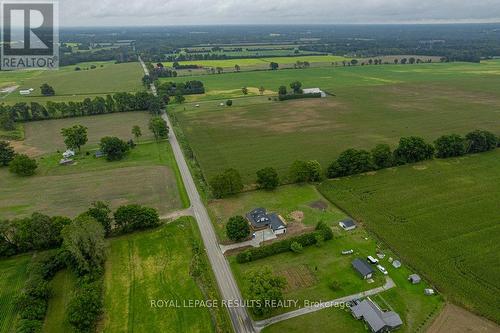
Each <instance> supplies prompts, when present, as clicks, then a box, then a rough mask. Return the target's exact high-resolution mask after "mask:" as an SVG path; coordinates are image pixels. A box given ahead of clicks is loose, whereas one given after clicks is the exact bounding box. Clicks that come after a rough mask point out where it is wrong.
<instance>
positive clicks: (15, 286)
mask: <svg viewBox="0 0 500 333" xmlns="http://www.w3.org/2000/svg"><path fill="white" fill-rule="evenodd" d="M31 256H32V254H26V255H21V256H16V257H13V258H9V259H2V260H0V286H2V287H1V288H0V332H1V333H10V332H15V325H16V319H17V318H16V317H17V313H16V306H15V302H14V301H15V297H16V296H17V295H18V294H19V292H20V291H21V289H22V288H23V285H24V281H25V280H26V279H27V278H28V271H27V270H28V265H29V263H30V261H31Z"/></svg>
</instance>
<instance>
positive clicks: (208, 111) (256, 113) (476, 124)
mask: <svg viewBox="0 0 500 333" xmlns="http://www.w3.org/2000/svg"><path fill="white" fill-rule="evenodd" d="M192 79H199V80H201V81H203V82H204V84H205V87H206V89H207V94H206V95H200V96H197V97H194V98H197V99H207V100H211V99H214V98H216V96H220V97H221V98H227V96H228V95H229V96H233V98H234V97H238V96H237V95H240V96H242V93H241V87H243V86H247V87H259V86H261V85H262V86H264V87H265V88H266V89H268V90H274V91H276V90H277V89H278V87H279V86H280V85H286V86H288V85H289V83H290V82H292V81H294V80H299V81H301V82H302V83H303V87H319V88H322V89H324V90H325V91H328V92H331V93H334V94H335V95H336V96H335V97H332V96H330V97H328V98H324V99H304V100H296V101H287V102H272V101H267V98H266V97H264V98H262V97H258V98H255V103H253V102H252V98H243V99H241V100H240V99H239V98H236V99H235V100H234V104H233V106H232V107H231V108H228V107H216V106H217V105H218V102H215V101H211V102H210V101H208V102H206V103H200V106H199V107H194V105H189V104H187V105H183V106H176V107H173V108H171V112H173V113H174V114H175V117H176V118H177V120H178V121H179V124H180V127H181V128H182V129H183V131H184V134H185V136H186V138H187V140H188V141H189V143H190V145H191V148H192V149H193V151H194V153H195V155H196V157H197V160H198V162H199V164H200V166H201V168H202V170H203V172H204V174H205V177H206V178H208V179H209V178H211V177H212V176H214V175H215V174H217V173H219V172H220V171H221V170H224V169H226V168H235V169H237V170H238V171H239V172H240V173H241V174H242V176H243V178H244V181H245V183H252V182H253V181H254V178H255V172H256V171H257V170H258V169H260V168H263V167H268V166H271V167H274V168H276V169H277V170H278V171H279V173H280V175H281V176H282V177H283V176H286V175H287V171H288V168H289V166H290V165H291V163H292V162H293V161H294V160H296V159H304V160H309V159H316V160H318V161H319V162H320V163H321V164H322V165H323V167H324V168H326V167H327V166H328V165H329V164H330V163H331V162H332V161H333V160H334V159H335V158H336V157H337V156H338V154H339V153H340V152H342V151H343V150H345V149H348V148H351V147H353V148H364V149H371V148H373V147H374V146H375V145H376V144H379V143H388V144H390V145H391V146H393V147H394V146H395V145H396V144H397V142H398V141H399V138H400V137H402V136H409V135H419V136H422V137H424V138H425V139H427V140H429V141H433V140H435V139H436V138H437V137H439V136H440V135H443V134H448V133H459V134H465V133H466V132H468V131H471V130H474V129H477V128H480V129H486V130H491V131H495V132H498V128H499V127H500V116H499V115H500V113H499V108H500V91H499V90H498V89H496V88H495V87H497V86H498V85H500V61H489V62H483V63H481V64H464V63H449V64H421V65H414V66H411V65H387V66H363V67H362V66H359V67H350V68H340V67H339V68H310V69H305V70H280V71H262V72H246V73H231V74H223V75H206V76H199V77H192ZM176 80H178V81H184V80H185V78H177V79H176Z"/></svg>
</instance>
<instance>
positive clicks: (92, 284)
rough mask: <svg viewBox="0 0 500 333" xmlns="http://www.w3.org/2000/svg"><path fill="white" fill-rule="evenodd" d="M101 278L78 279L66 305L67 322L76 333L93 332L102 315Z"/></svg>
mask: <svg viewBox="0 0 500 333" xmlns="http://www.w3.org/2000/svg"><path fill="white" fill-rule="evenodd" d="M102 294H103V278H102V276H95V277H94V276H84V277H82V278H80V279H79V281H78V287H77V289H76V291H75V293H74V295H73V298H72V299H71V301H70V302H69V304H68V309H67V312H66V318H67V321H68V322H69V323H70V325H71V326H73V328H74V330H75V331H76V332H81V333H90V332H95V330H96V327H97V323H98V321H99V319H100V317H101V315H102V314H103V312H104V311H103V300H102Z"/></svg>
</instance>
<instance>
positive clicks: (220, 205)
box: [208, 185, 346, 242]
mask: <svg viewBox="0 0 500 333" xmlns="http://www.w3.org/2000/svg"><path fill="white" fill-rule="evenodd" d="M208 207H209V212H210V215H211V217H212V221H214V227H215V230H216V233H217V235H218V236H219V240H221V241H223V242H226V241H228V239H227V237H226V229H225V225H226V222H227V220H228V219H229V218H230V217H231V216H235V215H242V216H245V214H246V213H248V212H250V211H251V210H252V209H254V208H258V207H263V208H266V209H267V210H268V211H269V212H276V213H278V214H280V215H281V216H282V217H283V218H285V220H287V221H288V222H289V224H290V226H292V225H293V224H295V225H297V227H299V228H300V227H314V226H315V225H316V224H317V223H318V222H319V221H324V222H326V223H328V224H330V225H334V224H335V223H337V222H339V221H340V220H342V219H343V218H345V217H346V216H345V214H344V213H342V212H341V211H339V210H338V209H337V208H336V207H335V206H333V205H331V204H329V203H328V201H327V200H326V199H324V198H323V197H322V196H321V194H319V193H318V191H317V190H316V188H315V187H314V186H312V185H289V186H281V187H279V188H278V189H276V190H275V191H251V192H246V193H241V194H238V195H237V196H234V197H230V198H227V199H223V200H214V201H211V202H210V203H209V206H208ZM293 212H301V213H303V217H302V218H301V219H300V221H297V220H296V219H294V216H293V215H295V214H292V213H293Z"/></svg>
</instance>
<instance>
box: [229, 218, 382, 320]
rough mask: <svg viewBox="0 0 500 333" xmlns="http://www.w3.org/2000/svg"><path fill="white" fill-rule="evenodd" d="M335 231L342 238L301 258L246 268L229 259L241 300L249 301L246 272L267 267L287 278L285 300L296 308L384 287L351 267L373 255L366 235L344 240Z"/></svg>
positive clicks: (292, 256) (258, 262)
mask: <svg viewBox="0 0 500 333" xmlns="http://www.w3.org/2000/svg"><path fill="white" fill-rule="evenodd" d="M338 228H339V227H338ZM338 228H335V233H336V235H337V236H338V235H339V234H340V235H341V236H339V237H336V238H334V239H333V240H331V241H327V242H324V244H323V245H322V246H321V247H316V246H312V247H308V248H305V249H304V252H303V253H301V254H296V253H293V252H288V253H282V254H278V255H274V256H271V257H267V258H264V259H260V260H256V261H253V262H250V263H245V264H239V263H237V262H236V257H235V256H232V257H230V258H229V261H230V263H231V268H232V269H233V273H234V275H235V278H236V280H237V282H238V285H239V286H240V289H241V290H242V293H243V297H245V298H246V299H248V298H249V297H248V294H247V288H248V287H247V282H246V280H245V277H246V276H247V274H248V272H251V271H254V270H258V269H260V268H262V267H264V266H268V267H270V268H271V269H272V271H273V272H274V273H275V274H278V275H281V276H284V277H285V278H286V280H287V283H288V285H287V287H286V289H285V292H284V298H285V299H288V300H298V301H299V303H298V306H299V307H302V306H304V305H307V304H305V302H306V301H313V302H317V301H330V300H333V299H336V298H339V297H342V296H347V295H351V294H355V293H358V292H361V291H364V290H368V289H373V288H376V287H379V286H381V285H383V284H384V283H385V280H384V278H383V276H382V274H375V275H374V280H375V281H374V282H373V283H368V281H367V280H363V279H362V278H361V277H359V275H358V274H357V273H356V271H354V269H353V268H352V267H351V262H352V260H353V259H354V258H358V257H359V258H366V257H367V256H368V255H375V250H376V244H375V242H373V241H372V240H366V239H365V237H366V233H365V232H364V231H363V230H357V231H355V232H354V233H352V234H350V235H349V236H346V235H345V233H341V232H340V230H338ZM347 249H353V250H354V251H355V252H354V254H353V255H347V256H345V255H342V254H341V252H342V250H347ZM333 281H336V282H338V283H339V285H340V287H339V288H338V289H335V290H333V289H331V288H330V285H331V284H332V282H333ZM291 310H294V308H277V309H274V310H273V311H272V313H271V316H274V315H276V314H279V313H282V312H287V311H291Z"/></svg>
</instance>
